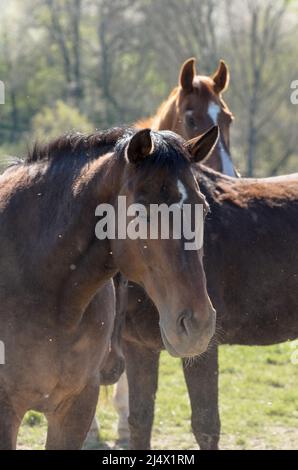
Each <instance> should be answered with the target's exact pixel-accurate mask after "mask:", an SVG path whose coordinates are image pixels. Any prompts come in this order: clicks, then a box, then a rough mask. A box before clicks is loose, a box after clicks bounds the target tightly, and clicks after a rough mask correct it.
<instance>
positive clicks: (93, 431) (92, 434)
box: [84, 416, 100, 447]
mask: <svg viewBox="0 0 298 470" xmlns="http://www.w3.org/2000/svg"><path fill="white" fill-rule="evenodd" d="M99 427H100V426H99V422H98V420H97V418H96V416H94V418H93V420H92V423H91V427H90V429H89V431H88V434H87V437H86V439H85V442H84V447H89V446H90V447H91V446H95V445H98V444H99V442H100V441H99Z"/></svg>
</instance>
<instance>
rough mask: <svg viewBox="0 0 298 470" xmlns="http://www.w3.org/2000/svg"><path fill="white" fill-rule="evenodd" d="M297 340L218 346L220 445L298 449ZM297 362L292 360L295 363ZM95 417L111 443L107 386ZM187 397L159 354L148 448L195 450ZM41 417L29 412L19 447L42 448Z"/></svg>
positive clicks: (172, 366) (112, 417) (176, 372)
mask: <svg viewBox="0 0 298 470" xmlns="http://www.w3.org/2000/svg"><path fill="white" fill-rule="evenodd" d="M297 359H298V343H297V342H294V343H284V344H281V345H276V346H270V347H266V348H265V347H262V348H249V347H239V346H233V347H231V346H224V347H221V348H220V410H221V421H222V436H221V448H222V449H297V448H298V426H297V423H298V360H297ZM296 362H297V364H295V363H296ZM100 401H101V403H102V405H101V407H98V412H97V415H98V418H99V420H100V422H101V440H102V443H103V445H108V446H110V447H113V445H114V441H115V439H116V414H115V411H114V409H113V406H112V391H111V390H107V389H103V390H102V393H101V400H100ZM189 416H190V409H189V402H188V397H187V393H186V389H185V385H184V381H183V377H182V370H181V367H180V363H179V361H178V360H175V359H173V358H171V357H170V356H168V354H167V353H163V355H162V364H161V370H160V382H159V391H158V396H157V403H156V414H155V425H154V433H153V448H155V449H196V448H197V447H196V443H195V440H194V437H193V435H192V433H191V430H190V420H189ZM45 431H46V421H45V419H44V417H43V416H41V415H39V414H37V413H35V412H29V413H28V414H27V415H26V417H25V419H24V422H23V425H22V428H21V432H20V435H19V441H18V448H23V449H42V447H43V445H44V441H45Z"/></svg>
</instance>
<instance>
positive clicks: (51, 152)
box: [25, 127, 126, 163]
mask: <svg viewBox="0 0 298 470" xmlns="http://www.w3.org/2000/svg"><path fill="white" fill-rule="evenodd" d="M125 132H126V129H124V128H122V127H114V128H112V129H108V130H106V131H100V132H95V133H94V134H89V135H88V134H81V133H78V132H74V133H71V134H64V135H62V136H60V137H58V138H57V139H55V140H52V141H51V142H49V143H48V144H39V143H36V144H35V145H34V147H33V149H32V151H30V152H29V153H28V155H27V157H26V158H25V163H35V162H40V161H46V160H58V159H61V158H65V157H67V156H70V157H81V156H83V155H84V156H85V157H87V158H88V159H91V160H92V159H94V158H97V157H99V156H100V155H103V154H104V153H107V152H109V151H111V150H112V149H113V148H114V146H115V145H116V143H117V141H118V140H119V138H121V137H122V136H123V135H124V133H125Z"/></svg>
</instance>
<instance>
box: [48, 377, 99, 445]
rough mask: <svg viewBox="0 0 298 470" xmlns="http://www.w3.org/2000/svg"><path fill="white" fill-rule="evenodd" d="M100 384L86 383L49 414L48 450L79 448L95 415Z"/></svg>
mask: <svg viewBox="0 0 298 470" xmlns="http://www.w3.org/2000/svg"><path fill="white" fill-rule="evenodd" d="M98 392H99V385H98V384H97V383H95V382H92V383H89V384H88V385H86V387H85V388H84V390H83V391H82V392H81V393H80V394H79V395H76V396H75V397H72V398H71V399H67V400H65V401H64V402H63V403H62V404H61V405H60V406H59V407H58V408H57V410H56V411H55V412H54V413H51V414H48V415H47V419H48V434H47V443H46V449H47V450H79V449H81V448H82V446H83V443H84V440H85V438H86V435H87V433H88V431H89V429H90V425H91V422H92V419H93V417H94V415H95V410H96V405H97V400H98Z"/></svg>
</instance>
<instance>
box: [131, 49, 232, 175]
mask: <svg viewBox="0 0 298 470" xmlns="http://www.w3.org/2000/svg"><path fill="white" fill-rule="evenodd" d="M229 78H230V75H229V69H228V67H227V65H226V64H225V62H224V61H223V60H221V61H220V63H219V66H218V68H217V70H216V72H215V73H214V74H213V75H212V76H210V77H208V76H204V75H196V69H195V59H194V58H191V59H188V60H187V61H186V62H184V64H183V65H182V67H181V70H180V75H179V84H178V86H177V87H176V88H174V89H173V90H172V92H171V93H170V96H169V97H168V98H167V100H166V101H165V102H164V103H162V104H161V106H160V107H159V109H158V110H157V113H156V114H155V115H154V116H153V117H151V118H148V119H141V120H140V121H138V122H137V123H136V127H137V128H144V127H151V128H152V129H155V130H163V129H165V130H171V131H174V132H176V133H177V134H179V135H181V136H182V137H183V138H184V139H186V140H188V139H192V138H193V137H196V136H197V135H199V134H203V133H204V132H205V131H207V130H208V129H209V128H210V127H211V126H213V125H218V126H219V129H220V138H219V139H218V143H217V145H216V146H215V148H214V150H213V152H212V153H211V154H210V156H209V158H208V159H207V160H206V165H208V166H209V167H210V168H213V169H214V170H217V171H221V172H222V173H224V174H226V175H230V176H236V171H235V169H234V166H233V163H232V160H231V156H230V125H231V123H232V121H233V119H234V118H233V115H232V113H231V111H230V110H229V108H228V106H227V104H226V103H225V101H224V100H223V97H222V93H223V92H225V91H226V90H227V88H228V86H229Z"/></svg>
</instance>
